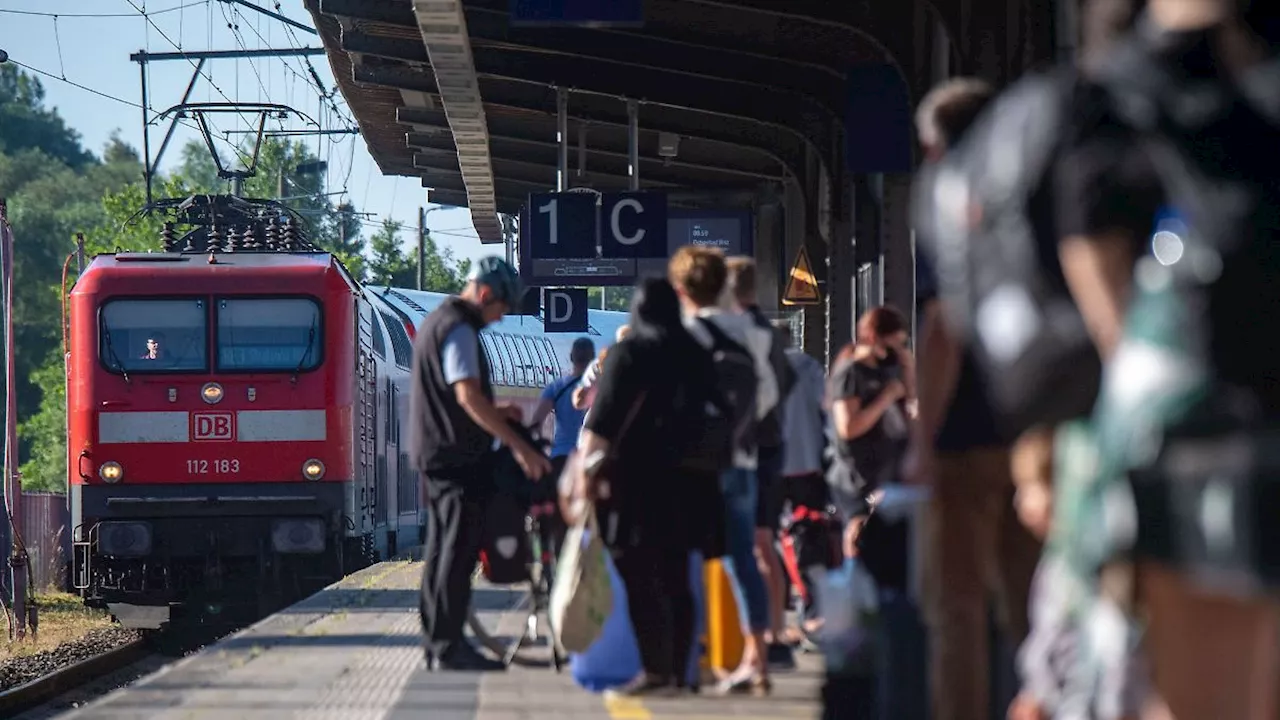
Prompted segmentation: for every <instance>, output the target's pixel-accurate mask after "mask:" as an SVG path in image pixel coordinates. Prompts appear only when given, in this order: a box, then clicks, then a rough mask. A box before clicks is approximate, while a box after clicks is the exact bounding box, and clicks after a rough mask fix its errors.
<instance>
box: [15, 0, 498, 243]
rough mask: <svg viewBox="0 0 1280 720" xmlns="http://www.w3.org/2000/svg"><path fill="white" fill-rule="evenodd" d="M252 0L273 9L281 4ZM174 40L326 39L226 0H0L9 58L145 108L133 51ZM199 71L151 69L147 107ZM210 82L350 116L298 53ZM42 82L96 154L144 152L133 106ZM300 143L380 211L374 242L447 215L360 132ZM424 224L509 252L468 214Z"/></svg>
mask: <svg viewBox="0 0 1280 720" xmlns="http://www.w3.org/2000/svg"><path fill="white" fill-rule="evenodd" d="M250 1H251V2H253V3H254V4H257V5H260V6H263V7H266V8H268V9H271V10H275V9H276V8H275V7H274V5H275V0H250ZM175 8H177V9H175ZM139 9H141V10H145V11H146V12H147V13H148V17H149V18H150V20H151V22H152V23H154V26H152V25H151V24H149V23H147V21H146V20H145V19H144V18H143V16H142V15H141V14H140V13H139V12H138V10H139ZM5 10H18V11H25V12H35V13H49V14H57V15H58V17H57V18H56V20H55V19H54V18H52V17H46V16H40V15H23V14H16V13H11V12H3V11H5ZM278 12H280V13H282V14H284V15H286V16H288V17H290V18H292V19H294V20H297V21H299V22H301V23H303V24H305V25H307V26H308V27H310V26H311V16H310V14H309V13H307V11H306V9H305V8H304V7H303V5H302V1H301V0H281V4H280V8H279V10H278ZM77 14H104V15H105V14H119V15H121V17H76V15H77ZM228 20H230V21H231V22H232V23H235V24H237V25H238V26H239V33H238V34H237V33H236V32H234V31H233V30H232V29H230V28H229V27H228ZM161 33H163V36H162V34H161ZM165 36H167V39H166V37H165ZM171 42H172V44H171ZM174 44H177V45H180V46H181V48H182V49H183V50H236V49H240V48H241V47H244V48H248V49H257V48H261V47H276V48H280V47H319V38H318V37H316V36H315V35H312V34H311V33H307V32H303V31H300V30H294V31H293V32H292V33H290V32H289V31H288V29H287V28H286V26H285V25H284V24H283V23H280V22H279V21H277V20H274V19H272V18H269V17H266V16H264V15H262V14H260V13H256V12H253V11H252V10H249V9H247V8H244V7H243V6H239V5H236V4H233V3H227V2H220V1H219V0H132V1H130V0H0V49H4V50H5V51H7V52H8V53H9V56H10V58H11V59H12V60H15V61H17V62H20V63H23V64H24V65H28V66H31V67H34V68H37V69H39V70H42V71H45V72H47V73H51V74H53V75H54V76H55V77H58V78H61V77H65V78H66V79H67V80H70V81H73V82H76V83H79V84H81V85H84V86H87V87H89V88H92V89H93V90H96V91H98V92H101V93H103V94H105V95H110V96H114V97H116V98H121V99H124V100H128V101H130V102H133V103H139V102H140V100H141V98H140V95H139V73H138V66H137V64H135V63H133V62H130V61H129V54H130V53H134V52H137V51H138V50H140V49H145V50H148V51H150V52H174V51H175V50H176V48H175V47H174ZM310 60H311V64H312V65H313V66H314V67H315V70H316V73H317V74H318V75H319V76H320V79H321V82H323V83H324V86H325V88H326V89H329V90H332V88H333V87H334V80H333V73H332V71H331V69H330V67H329V62H328V59H327V58H326V57H325V56H323V55H317V56H313V57H311V58H310ZM192 71H193V66H192V65H191V64H188V63H187V62H184V61H181V60H178V61H169V62H155V63H151V64H150V65H149V67H148V72H149V75H150V83H149V92H150V94H151V97H150V98H149V104H150V105H151V106H152V107H153V108H155V109H157V110H163V109H164V108H168V107H171V106H172V105H175V104H177V103H178V101H179V100H181V99H182V91H183V90H184V89H185V88H186V84H187V82H188V81H189V80H190V79H191V74H192ZM204 74H205V75H207V76H209V78H210V79H211V80H212V83H210V82H209V80H208V79H205V78H203V77H202V78H200V79H199V80H198V81H197V84H196V87H195V90H194V91H193V92H192V95H191V99H192V101H195V102H225V101H227V100H237V101H243V102H275V103H282V104H286V105H291V106H293V107H295V108H297V109H299V110H301V111H303V112H305V113H307V114H308V115H310V116H312V117H313V118H316V119H317V120H319V121H320V124H321V125H322V126H324V127H329V128H337V127H346V126H347V120H348V119H350V118H352V117H353V116H352V113H351V111H350V110H349V109H348V108H347V106H346V103H345V102H344V101H343V99H342V95H341V94H340V93H339V94H336V95H335V96H334V102H335V103H336V105H337V109H338V110H339V113H340V115H341V116H342V117H335V113H334V112H333V110H331V109H325V108H321V107H320V99H319V91H318V90H317V89H316V88H315V86H314V85H312V84H310V81H309V80H307V79H306V78H307V76H308V75H309V73H308V70H307V67H306V64H305V62H304V60H303V58H301V57H291V58H285V59H276V58H270V59H254V60H252V62H250V61H249V60H245V59H242V60H209V61H207V62H206V63H205V69H204ZM40 79H41V82H43V83H44V86H45V91H46V102H47V103H48V104H49V105H51V106H53V107H56V108H57V109H58V110H59V112H61V114H62V116H63V117H64V118H66V120H67V122H68V123H69V124H70V125H71V127H73V128H75V130H76V131H77V132H79V133H80V135H81V137H82V139H83V141H84V143H85V145H86V146H88V147H89V148H90V149H92V150H94V151H95V152H99V153H100V152H101V150H102V147H103V146H104V144H105V143H106V142H107V139H108V138H109V137H110V136H111V134H112V132H114V131H117V130H118V131H119V132H120V134H121V137H122V138H124V140H125V141H126V142H128V143H130V144H132V145H134V146H135V147H137V148H138V149H139V151H141V149H142V128H141V122H142V113H141V111H140V110H139V109H138V108H137V107H133V106H130V105H126V104H124V103H120V102H117V101H114V100H110V99H107V98H104V97H101V96H99V95H95V94H93V93H92V92H88V91H86V90H83V89H79V88H76V87H74V86H72V85H69V84H67V83H64V82H60V81H59V80H58V79H54V78H49V77H41V78H40ZM214 86H216V89H215V87H214ZM219 90H220V91H221V92H219ZM223 95H225V96H226V97H225V98H224V97H223ZM237 122H239V124H238V125H237ZM215 123H216V124H217V127H218V129H220V130H234V129H239V130H244V129H247V128H248V127H249V126H248V125H247V124H246V122H245V121H236V120H233V119H232V117H231V116H225V118H223V119H216V120H215ZM293 127H301V126H300V125H296V124H295V125H294V126H293ZM164 132H165V128H164V127H163V126H153V127H152V130H151V143H152V151H153V152H154V151H155V150H156V148H157V147H158V146H159V143H160V140H161V139H162V138H163V137H164ZM232 137H233V138H235V137H237V136H234V135H233V136H232ZM241 137H242V136H241ZM192 139H199V133H198V132H197V131H195V130H192V129H188V128H185V127H181V126H180V127H179V128H178V131H177V132H176V133H175V135H174V139H173V141H172V142H171V145H170V149H169V150H168V151H167V152H166V154H165V157H164V160H163V162H162V163H161V169H162V170H164V169H167V168H169V167H172V165H173V164H174V163H176V162H177V161H178V159H179V153H178V152H176V150H177V148H180V147H181V146H182V145H183V144H185V142H186V141H187V140H192ZM304 139H305V141H306V142H307V143H308V144H309V145H310V146H311V147H313V148H315V149H316V151H317V154H318V155H319V156H320V158H321V159H322V160H326V161H327V162H328V163H329V169H328V178H327V180H328V182H327V185H328V190H329V191H330V192H334V191H344V190H345V191H346V195H345V196H334V200H335V202H336V201H339V200H343V199H346V200H349V201H351V202H352V203H354V204H355V205H356V207H357V209H358V210H360V211H362V212H369V213H372V214H373V216H372V217H369V218H366V222H367V223H368V226H367V227H366V236H367V235H368V234H369V233H370V232H371V231H372V230H373V228H374V226H375V225H376V224H377V223H378V222H379V221H380V220H381V219H383V218H392V219H394V220H398V221H400V222H401V223H403V224H404V227H405V228H406V232H403V233H402V237H403V239H404V242H405V243H406V246H407V245H409V244H411V243H412V233H411V232H409V230H410V229H411V228H414V227H415V226H416V224H417V217H418V208H419V207H422V206H425V207H428V208H432V207H436V208H439V206H428V205H426V191H425V190H424V189H423V188H422V186H421V182H420V181H419V180H418V179H417V178H406V177H394V176H387V177H384V176H383V175H382V174H381V173H380V172H379V170H378V166H377V165H376V164H375V163H374V161H373V158H371V157H370V156H369V153H368V150H367V149H366V147H365V143H364V140H363V139H362V138H361V137H360V136H358V135H334V136H328V137H320V138H317V137H314V136H311V137H307V138H304ZM224 150H225V148H224ZM427 227H429V228H431V229H432V235H433V237H434V238H435V239H436V240H437V242H439V243H440V244H442V245H444V246H447V247H450V248H452V249H453V251H454V253H455V254H456V255H457V256H458V257H460V258H478V257H483V256H485V255H493V254H497V255H501V254H502V248H501V247H497V246H492V245H491V246H488V247H483V246H481V245H480V242H479V241H478V240H477V239H476V235H475V231H474V230H473V229H472V227H471V215H470V213H469V212H468V211H467V210H465V209H461V208H439V209H435V210H433V211H432V212H430V213H428V215H427Z"/></svg>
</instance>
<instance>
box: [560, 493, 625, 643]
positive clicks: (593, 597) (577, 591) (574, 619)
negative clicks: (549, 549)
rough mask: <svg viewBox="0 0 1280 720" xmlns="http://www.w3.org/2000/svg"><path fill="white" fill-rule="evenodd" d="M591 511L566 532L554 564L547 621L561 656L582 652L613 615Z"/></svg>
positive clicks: (604, 561)
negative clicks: (563, 653) (565, 653)
mask: <svg viewBox="0 0 1280 720" xmlns="http://www.w3.org/2000/svg"><path fill="white" fill-rule="evenodd" d="M608 562H609V557H608V554H607V553H606V552H605V548H604V541H603V540H602V539H601V537H600V528H599V525H598V524H597V523H596V514H595V511H594V509H591V510H588V511H587V512H586V514H585V516H584V517H583V518H582V519H581V520H580V521H578V522H575V523H574V524H573V526H572V527H570V528H569V532H568V534H567V535H566V536H565V541H564V547H563V549H561V551H560V559H559V561H558V563H557V564H556V577H555V581H554V583H553V584H552V586H551V598H550V607H549V608H548V613H547V619H548V621H549V624H550V625H551V634H552V638H553V639H554V640H555V643H556V647H557V649H559V650H560V651H561V652H575V653H580V652H585V651H586V650H587V648H589V647H591V645H592V643H594V642H595V641H596V640H597V639H599V637H600V634H601V632H603V630H604V623H605V620H607V619H608V617H609V615H610V613H612V612H613V585H612V582H611V580H610V578H609V566H608V564H607V563H608Z"/></svg>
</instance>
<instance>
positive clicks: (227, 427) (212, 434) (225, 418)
mask: <svg viewBox="0 0 1280 720" xmlns="http://www.w3.org/2000/svg"><path fill="white" fill-rule="evenodd" d="M191 425H192V428H191V437H193V438H195V439H196V440H231V439H232V438H233V437H234V436H235V421H234V419H233V416H232V414H231V413H191Z"/></svg>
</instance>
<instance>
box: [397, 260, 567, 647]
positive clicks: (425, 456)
mask: <svg viewBox="0 0 1280 720" xmlns="http://www.w3.org/2000/svg"><path fill="white" fill-rule="evenodd" d="M520 295H521V292H520V281H519V279H518V278H517V277H516V273H515V270H513V269H512V268H511V266H510V265H508V264H507V263H506V262H504V261H503V260H501V259H500V258H496V257H488V258H484V259H482V260H481V261H480V262H478V263H476V266H475V269H474V270H473V271H472V274H471V278H470V279H469V280H468V281H467V285H466V287H465V288H463V290H462V292H461V293H460V294H459V295H458V296H457V297H451V298H449V299H447V300H445V301H444V302H443V303H442V304H441V305H440V306H439V307H438V308H436V309H435V310H433V311H432V312H431V313H430V314H429V315H427V317H426V319H424V320H423V321H422V326H421V327H420V328H419V329H418V332H417V335H416V336H415V338H414V343H413V389H412V393H411V395H410V400H409V417H410V423H411V435H410V442H411V444H412V445H411V451H412V454H413V462H414V464H415V466H416V468H417V470H418V472H419V473H421V475H422V477H423V481H424V483H425V485H426V498H427V511H428V518H427V542H426V546H425V547H424V548H423V568H422V602H421V606H420V610H421V614H422V628H423V632H424V633H425V635H426V659H427V666H428V668H430V669H432V670H435V669H456V670H494V669H500V668H502V667H503V665H502V663H500V662H497V661H494V660H490V659H488V658H485V657H483V656H482V655H480V653H479V652H477V651H476V650H475V648H473V647H472V646H471V645H470V644H469V643H468V642H466V641H465V640H464V639H463V636H462V626H463V623H464V622H465V620H466V617H467V611H468V608H469V606H470V604H471V574H472V571H473V570H475V567H476V562H477V561H478V560H479V555H480V545H481V541H482V536H483V531H484V512H485V504H486V502H485V501H486V499H487V497H488V495H489V494H490V493H491V492H492V490H493V485H494V479H493V459H494V457H493V455H494V452H493V451H494V439H495V438H497V440H499V441H501V442H502V443H503V444H504V445H506V446H507V447H508V448H509V449H510V450H511V452H512V454H513V455H514V457H515V459H516V462H517V463H519V464H520V467H521V469H522V470H524V473H525V474H526V475H528V476H529V477H530V478H531V479H533V480H537V479H539V478H541V477H542V476H543V475H545V474H546V473H547V472H549V471H550V469H551V468H550V463H549V461H548V460H547V458H546V457H545V456H543V455H542V453H540V452H538V451H537V450H536V449H534V448H533V447H532V446H531V445H529V443H527V442H525V441H524V440H523V439H522V438H521V437H520V436H519V435H517V434H516V432H515V431H514V430H513V429H512V427H511V426H510V425H509V424H508V423H509V422H519V421H520V420H521V415H520V410H519V408H517V407H515V406H498V405H495V404H494V401H493V388H492V386H491V385H490V382H489V362H488V359H487V358H486V357H485V354H484V353H485V351H484V347H483V345H481V343H480V336H479V332H480V331H481V330H482V329H483V328H484V327H485V326H486V325H489V324H491V323H494V322H497V321H498V320H501V319H502V316H503V315H505V314H506V313H507V312H508V311H509V310H510V309H511V308H512V307H515V305H516V303H518V302H519V299H520Z"/></svg>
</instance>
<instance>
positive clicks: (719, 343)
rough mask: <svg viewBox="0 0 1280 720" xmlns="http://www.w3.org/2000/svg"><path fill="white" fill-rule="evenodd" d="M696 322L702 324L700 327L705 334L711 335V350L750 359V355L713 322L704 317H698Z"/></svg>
mask: <svg viewBox="0 0 1280 720" xmlns="http://www.w3.org/2000/svg"><path fill="white" fill-rule="evenodd" d="M698 322H700V323H702V326H703V327H704V328H706V329H707V333H709V334H710V335H711V342H712V346H711V348H712V349H713V350H727V351H730V352H738V353H743V354H745V355H747V356H748V357H750V355H751V353H750V352H749V351H748V350H747V349H746V348H745V347H743V346H742V344H741V343H739V342H738V341H737V340H734V339H733V338H731V337H729V334H728V333H726V332H725V331H724V330H722V329H720V326H719V325H716V324H715V322H713V321H712V320H710V319H709V318H705V317H699V318H698Z"/></svg>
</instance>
